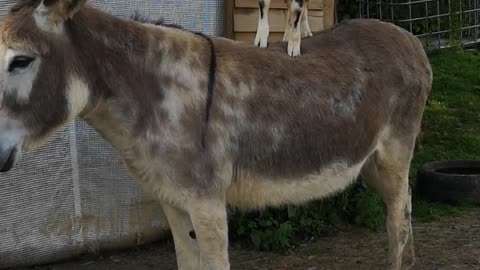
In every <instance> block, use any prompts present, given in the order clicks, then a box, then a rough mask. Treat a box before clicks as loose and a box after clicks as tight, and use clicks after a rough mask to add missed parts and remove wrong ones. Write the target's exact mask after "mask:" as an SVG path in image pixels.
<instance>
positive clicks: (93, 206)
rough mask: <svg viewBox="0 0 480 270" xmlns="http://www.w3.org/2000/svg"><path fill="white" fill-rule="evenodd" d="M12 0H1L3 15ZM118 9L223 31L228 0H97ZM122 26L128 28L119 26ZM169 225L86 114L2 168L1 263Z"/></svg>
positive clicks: (57, 254)
mask: <svg viewBox="0 0 480 270" xmlns="http://www.w3.org/2000/svg"><path fill="white" fill-rule="evenodd" d="M14 2H15V1H13V0H9V1H7V0H0V18H3V16H4V15H5V14H6V13H7V12H8V9H9V8H10V7H11V6H12V5H13V3H14ZM88 2H90V3H92V4H94V5H95V6H97V7H99V8H101V9H103V10H105V11H107V12H109V13H111V14H113V15H117V16H121V17H124V18H131V17H132V16H133V15H134V14H140V15H142V17H144V18H150V19H152V20H157V19H159V18H163V19H164V20H165V22H167V23H175V24H178V25H181V26H183V27H184V28H186V29H189V30H194V31H200V32H203V33H205V34H209V35H222V33H223V5H224V1H223V0H202V1H200V0H150V1H140V0H112V1H107V0H90V1H88ZM119 31H121V30H120V29H119ZM166 228H167V226H166V223H165V219H164V217H163V215H162V213H161V210H160V208H159V206H158V204H157V203H156V201H155V200H154V199H153V198H151V197H149V196H147V195H145V194H144V193H143V192H142V191H141V190H140V188H139V186H137V184H136V183H135V181H133V180H132V179H131V178H130V177H129V176H128V175H127V172H126V170H125V167H124V165H123V164H122V163H121V162H120V161H119V159H118V157H117V156H116V153H115V151H114V150H113V149H112V147H111V146H110V145H109V144H108V143H106V142H105V141H104V140H103V139H102V138H101V137H100V136H99V135H98V134H97V133H96V132H95V131H94V130H93V129H92V128H91V127H89V126H88V125H87V124H85V123H84V122H82V121H77V122H75V123H72V124H71V125H70V126H69V127H68V128H67V129H66V130H64V131H62V132H60V133H59V134H57V135H56V136H55V137H54V139H53V140H52V141H51V142H50V143H49V144H48V145H46V146H45V147H42V148H41V149H38V150H37V151H34V152H30V153H25V155H24V157H23V159H22V160H21V162H20V163H19V164H18V165H17V166H16V167H15V168H14V169H13V170H12V171H11V172H9V173H7V174H1V175H0V268H6V267H13V266H26V265H33V264H39V263H47V262H51V261H55V260H59V259H66V258H69V257H71V256H73V255H77V254H79V253H83V252H86V251H89V252H92V251H97V250H101V249H105V248H119V247H124V246H131V245H134V244H137V243H143V242H148V241H151V240H156V239H158V238H159V237H161V235H163V233H164V232H165V229H166Z"/></svg>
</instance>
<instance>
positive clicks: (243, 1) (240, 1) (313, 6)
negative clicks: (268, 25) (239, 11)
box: [227, 0, 330, 10]
mask: <svg viewBox="0 0 480 270" xmlns="http://www.w3.org/2000/svg"><path fill="white" fill-rule="evenodd" d="M227 1H228V0H227ZM324 1H330V0H310V4H309V6H308V7H309V9H310V10H322V9H323V6H324V4H323V2H324ZM235 7H237V8H257V9H258V0H235ZM270 8H272V9H287V4H286V3H285V0H272V5H271V7H270Z"/></svg>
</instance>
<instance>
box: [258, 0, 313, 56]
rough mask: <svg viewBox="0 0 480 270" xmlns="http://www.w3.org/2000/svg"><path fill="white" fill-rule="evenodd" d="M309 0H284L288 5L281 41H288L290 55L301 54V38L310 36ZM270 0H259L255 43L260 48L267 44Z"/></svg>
mask: <svg viewBox="0 0 480 270" xmlns="http://www.w3.org/2000/svg"><path fill="white" fill-rule="evenodd" d="M309 2H310V0H285V3H286V4H287V7H288V13H287V25H286V27H285V34H284V36H283V41H284V42H288V47H287V53H288V55H290V56H291V57H297V56H300V55H301V49H300V45H301V39H302V38H305V37H311V36H312V35H313V34H312V31H311V30H310V25H309V23H308V4H309ZM271 3H272V0H259V1H258V4H259V13H260V14H259V15H260V16H259V19H258V27H257V35H256V36H255V45H256V46H258V47H260V48H266V47H267V46H268V36H269V34H270V25H269V23H268V12H269V10H270V6H271Z"/></svg>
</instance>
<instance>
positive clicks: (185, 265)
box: [162, 203, 200, 270]
mask: <svg viewBox="0 0 480 270" xmlns="http://www.w3.org/2000/svg"><path fill="white" fill-rule="evenodd" d="M162 208H163V212H164V213H165V216H166V217H167V221H168V225H169V227H170V230H171V231H172V234H173V240H174V243H175V253H176V255H177V265H178V269H179V270H195V269H199V267H200V250H199V248H198V244H197V241H196V240H195V238H196V237H195V231H194V230H193V225H192V222H191V219H190V215H189V214H188V213H187V212H186V211H184V210H181V209H179V208H176V207H173V206H170V205H168V204H165V203H163V204H162Z"/></svg>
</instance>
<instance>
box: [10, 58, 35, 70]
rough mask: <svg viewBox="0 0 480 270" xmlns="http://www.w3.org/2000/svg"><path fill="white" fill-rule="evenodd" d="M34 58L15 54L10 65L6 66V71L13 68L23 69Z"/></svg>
mask: <svg viewBox="0 0 480 270" xmlns="http://www.w3.org/2000/svg"><path fill="white" fill-rule="evenodd" d="M33 60H35V58H33V57H30V56H23V55H21V56H15V57H14V58H13V60H12V62H10V66H8V72H12V71H14V70H15V69H23V68H26V67H28V66H29V65H30V63H32V61H33Z"/></svg>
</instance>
